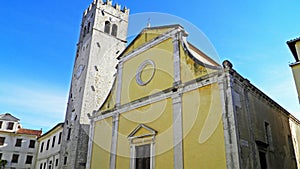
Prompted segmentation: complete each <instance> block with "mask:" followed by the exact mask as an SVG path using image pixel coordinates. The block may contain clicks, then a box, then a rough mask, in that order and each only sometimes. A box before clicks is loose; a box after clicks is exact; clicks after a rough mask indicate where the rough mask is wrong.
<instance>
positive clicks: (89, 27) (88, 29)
mask: <svg viewBox="0 0 300 169" xmlns="http://www.w3.org/2000/svg"><path fill="white" fill-rule="evenodd" d="M90 29H91V22H89V23H88V27H87V33H89V32H90Z"/></svg>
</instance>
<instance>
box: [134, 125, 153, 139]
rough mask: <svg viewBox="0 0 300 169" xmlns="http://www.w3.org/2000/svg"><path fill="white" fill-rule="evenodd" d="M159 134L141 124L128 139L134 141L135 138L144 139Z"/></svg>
mask: <svg viewBox="0 0 300 169" xmlns="http://www.w3.org/2000/svg"><path fill="white" fill-rule="evenodd" d="M156 133H157V131H155V130H154V129H152V128H150V127H148V126H146V125H144V124H139V125H138V126H137V127H136V128H135V129H134V130H133V131H132V132H131V133H130V134H129V136H128V139H134V138H143V137H149V136H154V135H155V134H156Z"/></svg>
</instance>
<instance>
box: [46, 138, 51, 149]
mask: <svg viewBox="0 0 300 169" xmlns="http://www.w3.org/2000/svg"><path fill="white" fill-rule="evenodd" d="M49 144H50V139H48V141H47V146H46V150H48V149H49Z"/></svg>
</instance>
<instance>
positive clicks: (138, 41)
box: [118, 24, 181, 59]
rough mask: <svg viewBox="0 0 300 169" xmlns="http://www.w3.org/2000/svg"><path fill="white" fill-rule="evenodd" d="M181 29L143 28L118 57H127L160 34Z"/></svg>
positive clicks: (167, 27) (167, 26)
mask: <svg viewBox="0 0 300 169" xmlns="http://www.w3.org/2000/svg"><path fill="white" fill-rule="evenodd" d="M177 27H181V26H180V25H178V24H175V25H166V26H157V27H150V28H144V29H143V30H142V31H141V32H140V33H139V35H138V36H136V38H135V39H134V40H133V41H132V42H131V43H130V44H129V45H128V46H127V47H126V49H125V50H124V51H123V52H122V53H121V54H120V56H119V57H118V59H119V58H121V57H122V56H125V55H127V54H128V53H130V52H132V51H134V50H135V49H137V48H138V47H141V46H142V45H143V44H144V43H147V42H149V41H151V40H153V39H155V38H157V37H158V36H161V35H162V34H164V33H166V32H168V31H170V30H172V29H174V28H177Z"/></svg>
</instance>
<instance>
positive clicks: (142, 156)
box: [135, 144, 151, 169]
mask: <svg viewBox="0 0 300 169" xmlns="http://www.w3.org/2000/svg"><path fill="white" fill-rule="evenodd" d="M150 147H151V145H150V144H146V145H141V146H136V147H135V169H150Z"/></svg>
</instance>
